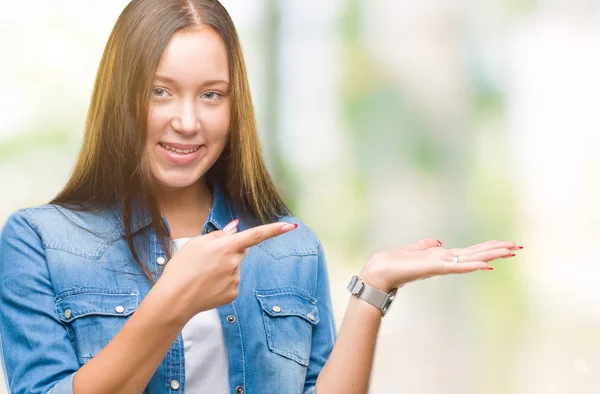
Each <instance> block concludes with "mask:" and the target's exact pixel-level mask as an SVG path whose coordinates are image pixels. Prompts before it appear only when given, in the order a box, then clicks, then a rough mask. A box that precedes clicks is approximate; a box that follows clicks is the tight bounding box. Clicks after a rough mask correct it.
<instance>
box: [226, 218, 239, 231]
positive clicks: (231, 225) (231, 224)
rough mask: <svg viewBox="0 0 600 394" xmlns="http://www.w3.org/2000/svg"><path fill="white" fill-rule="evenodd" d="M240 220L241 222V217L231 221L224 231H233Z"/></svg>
mask: <svg viewBox="0 0 600 394" xmlns="http://www.w3.org/2000/svg"><path fill="white" fill-rule="evenodd" d="M239 222H240V221H239V219H235V220H234V221H233V222H231V223H229V224H228V225H227V226H225V228H224V229H223V231H225V232H230V231H233V229H235V228H236V227H237V226H238V223H239Z"/></svg>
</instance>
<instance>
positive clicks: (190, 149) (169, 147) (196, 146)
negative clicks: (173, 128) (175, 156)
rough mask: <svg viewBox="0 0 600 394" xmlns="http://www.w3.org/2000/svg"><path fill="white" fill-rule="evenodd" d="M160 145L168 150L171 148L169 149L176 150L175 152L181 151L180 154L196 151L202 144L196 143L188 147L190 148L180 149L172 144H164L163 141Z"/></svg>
mask: <svg viewBox="0 0 600 394" xmlns="http://www.w3.org/2000/svg"><path fill="white" fill-rule="evenodd" d="M159 145H160V146H162V147H163V148H165V149H166V150H169V151H171V152H175V153H179V154H188V153H194V152H196V151H197V150H198V149H200V146H201V145H195V146H194V147H192V148H188V149H178V148H175V147H173V146H171V145H167V144H164V143H162V142H159Z"/></svg>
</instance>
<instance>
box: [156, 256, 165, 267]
mask: <svg viewBox="0 0 600 394" xmlns="http://www.w3.org/2000/svg"><path fill="white" fill-rule="evenodd" d="M166 262H167V259H165V258H164V257H163V256H158V257H157V258H156V264H158V265H164V264H165V263H166Z"/></svg>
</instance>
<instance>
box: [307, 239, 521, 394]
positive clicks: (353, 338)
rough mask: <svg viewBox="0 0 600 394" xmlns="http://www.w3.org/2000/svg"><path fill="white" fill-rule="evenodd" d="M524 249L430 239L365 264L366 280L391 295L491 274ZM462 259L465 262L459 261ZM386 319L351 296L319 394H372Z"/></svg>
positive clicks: (506, 244) (319, 382)
mask: <svg viewBox="0 0 600 394" xmlns="http://www.w3.org/2000/svg"><path fill="white" fill-rule="evenodd" d="M521 248H522V247H519V246H516V244H515V243H514V242H509V241H488V242H486V243H483V244H478V245H473V246H471V247H469V248H465V249H450V250H447V249H444V248H441V243H440V242H439V241H437V240H434V239H424V240H422V241H419V242H417V243H416V244H414V245H411V246H409V247H407V248H403V249H390V250H387V251H383V252H380V253H377V254H376V255H375V256H373V258H371V259H370V260H369V261H368V262H367V264H365V266H364V267H363V270H362V272H361V275H360V277H361V278H362V279H363V281H364V282H365V283H367V284H369V285H371V286H374V287H376V288H378V289H380V290H382V291H384V292H389V291H391V290H392V289H393V288H397V287H399V286H401V285H403V284H405V283H408V282H411V281H415V280H418V279H424V278H427V277H430V276H434V275H447V274H460V273H469V272H474V271H478V270H491V269H492V268H490V267H489V266H488V264H487V263H488V262H489V261H491V260H495V259H499V258H506V257H513V256H514V254H513V253H512V251H513V250H515V249H521ZM456 256H458V257H459V258H460V261H461V262H460V263H457V262H454V257H456ZM320 286H322V284H320ZM381 316H382V315H381V311H380V310H378V309H377V308H375V307H373V306H372V305H369V304H368V303H366V302H364V301H363V300H361V299H359V298H357V297H353V296H351V298H350V301H349V303H348V309H347V310H346V314H345V316H344V320H343V321H342V326H341V327H340V331H339V333H338V340H337V341H336V343H335V346H334V347H333V350H332V352H331V356H330V357H329V359H328V360H327V363H326V364H325V366H324V367H323V369H322V371H321V373H320V374H319V377H318V379H317V383H316V393H317V394H338V393H344V394H364V393H367V392H368V390H369V380H370V375H371V370H372V367H373V356H374V352H375V345H376V342H377V333H378V331H379V326H380V324H381ZM308 393H311V392H310V391H308V392H307V394H308ZM311 394H312V393H311Z"/></svg>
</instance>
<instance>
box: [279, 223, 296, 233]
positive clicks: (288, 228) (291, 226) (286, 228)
mask: <svg viewBox="0 0 600 394" xmlns="http://www.w3.org/2000/svg"><path fill="white" fill-rule="evenodd" d="M297 228H298V225H297V224H296V223H288V224H286V225H285V226H283V227H282V228H281V229H282V230H283V231H286V232H287V231H292V230H295V229H297Z"/></svg>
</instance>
